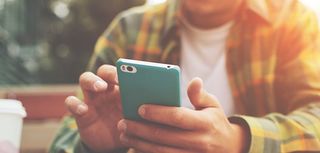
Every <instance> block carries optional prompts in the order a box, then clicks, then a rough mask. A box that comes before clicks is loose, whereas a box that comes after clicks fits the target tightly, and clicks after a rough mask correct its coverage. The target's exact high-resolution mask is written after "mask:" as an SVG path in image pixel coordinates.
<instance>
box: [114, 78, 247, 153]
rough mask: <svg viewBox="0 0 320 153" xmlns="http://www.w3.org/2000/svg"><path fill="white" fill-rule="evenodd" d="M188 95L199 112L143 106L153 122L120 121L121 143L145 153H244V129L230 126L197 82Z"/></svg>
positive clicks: (180, 108) (192, 85)
mask: <svg viewBox="0 0 320 153" xmlns="http://www.w3.org/2000/svg"><path fill="white" fill-rule="evenodd" d="M188 96H189V99H190V101H191V102H192V104H193V105H194V106H195V108H196V110H191V109H187V108H183V107H166V106H156V105H143V106H141V107H140V108H139V114H140V115H141V117H142V118H144V119H146V120H148V121H150V122H147V123H146V122H144V123H143V122H135V121H129V120H121V121H120V122H119V124H118V128H119V131H121V135H120V140H121V142H122V143H123V144H124V145H126V146H128V147H132V148H134V149H136V150H138V151H141V152H145V153H164V152H165V153H177V152H179V153H191V152H192V153H195V152H196V153H200V152H201V153H202V152H210V153H211V152H217V153H221V152H225V153H236V152H241V151H243V149H244V147H245V145H246V144H245V143H247V142H246V141H247V140H246V137H247V136H246V135H245V132H244V130H243V129H242V127H240V126H239V125H235V124H231V123H230V122H229V121H228V119H227V117H226V116H225V114H224V111H223V109H222V108H221V107H220V105H219V103H218V102H217V100H216V99H215V98H214V96H212V95H210V94H209V93H207V92H206V91H205V90H203V89H202V81H201V80H200V79H194V80H192V81H191V83H190V85H189V87H188Z"/></svg>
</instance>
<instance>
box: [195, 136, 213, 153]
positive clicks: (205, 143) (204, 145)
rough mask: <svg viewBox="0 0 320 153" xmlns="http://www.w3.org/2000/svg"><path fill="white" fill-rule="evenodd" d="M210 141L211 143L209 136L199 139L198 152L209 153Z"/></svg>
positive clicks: (210, 148)
mask: <svg viewBox="0 0 320 153" xmlns="http://www.w3.org/2000/svg"><path fill="white" fill-rule="evenodd" d="M212 141H213V140H212V138H210V137H209V136H205V137H203V138H202V139H200V140H199V141H198V146H199V149H200V151H201V152H204V153H207V152H208V153H209V152H211V150H212V145H211V143H210V142H212Z"/></svg>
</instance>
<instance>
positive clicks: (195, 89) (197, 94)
mask: <svg viewBox="0 0 320 153" xmlns="http://www.w3.org/2000/svg"><path fill="white" fill-rule="evenodd" d="M188 97H189V99H190V101H191V103H192V105H193V106H194V107H195V109H197V110H201V109H204V108H208V107H220V104H219V103H218V101H217V99H216V98H215V97H214V96H213V95H212V94H210V93H208V92H207V91H206V90H205V89H203V82H202V80H201V79H200V78H194V79H192V80H191V81H190V83H189V85H188Z"/></svg>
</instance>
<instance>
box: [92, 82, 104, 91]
mask: <svg viewBox="0 0 320 153" xmlns="http://www.w3.org/2000/svg"><path fill="white" fill-rule="evenodd" d="M93 86H94V90H96V91H99V90H103V89H105V88H106V86H107V84H106V83H105V82H103V81H96V82H95V83H94V85H93Z"/></svg>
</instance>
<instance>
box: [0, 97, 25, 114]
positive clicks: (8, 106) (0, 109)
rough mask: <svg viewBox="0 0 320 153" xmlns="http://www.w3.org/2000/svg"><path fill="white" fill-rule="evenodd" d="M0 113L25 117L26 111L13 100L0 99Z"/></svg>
mask: <svg viewBox="0 0 320 153" xmlns="http://www.w3.org/2000/svg"><path fill="white" fill-rule="evenodd" d="M0 113H10V114H18V115H20V116H21V117H26V116H27V114H26V111H25V109H24V107H23V106H22V104H21V102H20V101H18V100H14V99H0Z"/></svg>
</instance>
